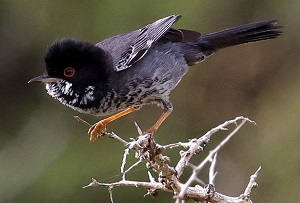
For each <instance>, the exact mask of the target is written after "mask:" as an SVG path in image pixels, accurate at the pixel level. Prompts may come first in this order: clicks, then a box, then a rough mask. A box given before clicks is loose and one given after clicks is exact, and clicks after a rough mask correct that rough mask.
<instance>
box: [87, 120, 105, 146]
mask: <svg viewBox="0 0 300 203" xmlns="http://www.w3.org/2000/svg"><path fill="white" fill-rule="evenodd" d="M105 131H106V124H105V123H104V122H103V121H102V120H101V121H99V122H97V123H95V124H94V125H92V126H91V127H90V129H89V131H88V134H89V135H90V142H94V141H95V140H96V139H99V138H100V137H101V135H102V133H103V132H105Z"/></svg>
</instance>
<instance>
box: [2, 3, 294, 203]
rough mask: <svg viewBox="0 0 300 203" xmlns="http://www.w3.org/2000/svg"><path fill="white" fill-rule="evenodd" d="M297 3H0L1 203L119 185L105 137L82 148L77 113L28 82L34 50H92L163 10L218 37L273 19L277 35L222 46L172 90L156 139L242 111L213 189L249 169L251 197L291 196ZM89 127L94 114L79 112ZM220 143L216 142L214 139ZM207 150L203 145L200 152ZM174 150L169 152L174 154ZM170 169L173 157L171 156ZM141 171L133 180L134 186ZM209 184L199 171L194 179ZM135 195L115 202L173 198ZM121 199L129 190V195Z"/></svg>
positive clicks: (236, 184) (116, 147) (104, 198)
mask: <svg viewBox="0 0 300 203" xmlns="http://www.w3.org/2000/svg"><path fill="white" fill-rule="evenodd" d="M299 10H300V4H299V2H298V1H296V0H294V1H292V0H288V1H282V0H273V1H267V0H245V1H239V0H218V1H216V0H215V1H204V0H197V1H196V0H192V1H177V0H176V1H158V0H154V1H138V0H129V1H96V0H93V1H79V0H72V1H69V0H66V1H50V0H44V1H37V0H28V1H20V0H1V1H0V23H1V24H0V75H1V77H0V87H1V88H0V98H1V99H0V107H1V108H0V115H1V117H0V126H1V128H0V139H1V142H0V183H1V184H0V202H108V201H109V196H108V192H107V190H106V189H105V188H89V189H82V188H81V187H82V186H84V185H86V184H88V183H89V181H90V180H91V177H94V178H96V179H98V180H103V179H106V180H105V181H107V182H109V181H113V180H117V179H120V177H114V178H110V179H107V178H109V177H111V176H114V175H116V174H119V167H120V164H121V159H122V152H123V148H122V146H121V145H120V144H119V143H117V142H115V141H113V140H109V139H108V138H103V139H101V140H100V141H97V142H95V143H89V141H88V136H87V134H86V131H87V127H86V126H85V125H82V124H81V123H79V122H77V121H76V120H75V119H74V118H73V115H78V113H77V112H74V111H73V110H71V109H69V108H67V107H64V106H63V105H61V104H59V102H57V101H55V100H53V99H52V98H50V97H49V96H48V95H46V92H45V90H44V87H43V86H42V85H28V84H27V81H28V80H29V79H31V78H32V77H34V76H36V75H38V74H40V73H42V72H43V71H44V68H45V67H44V61H43V57H44V52H45V49H46V47H47V46H48V45H49V44H51V42H52V41H53V40H55V39H58V38H61V37H65V36H69V37H75V38H80V39H85V40H88V41H90V42H93V43H96V42H98V41H101V40H103V39H105V38H107V37H109V36H113V35H116V34H119V33H122V32H128V31H132V30H134V29H138V28H140V27H142V26H144V25H146V24H148V23H150V22H152V21H154V20H157V19H159V18H162V17H165V16H167V15H170V14H181V15H183V18H182V19H181V20H180V21H179V22H178V23H177V24H176V25H175V27H177V28H186V29H193V30H197V31H201V32H211V31H217V30H220V29H223V28H227V27H230V26H235V25H239V24H244V23H248V22H253V21H259V20H266V19H278V20H279V23H280V24H281V25H285V28H284V35H283V36H282V37H280V38H278V39H275V40H270V41H266V42H260V43H255V44H248V45H243V46H237V47H232V48H228V49H226V50H222V51H220V52H218V53H217V54H215V55H213V56H212V57H210V58H209V59H208V60H207V61H205V62H203V63H201V64H199V65H197V66H194V67H192V68H191V69H190V72H189V73H188V74H187V75H186V76H185V77H184V79H183V80H182V82H181V83H180V85H179V86H178V87H177V89H176V90H175V91H173V94H172V95H171V100H172V102H173V104H174V112H173V114H172V115H171V116H170V118H169V119H168V120H167V121H166V122H165V123H164V124H163V125H162V127H161V128H160V130H159V131H158V132H157V134H156V137H157V141H159V142H161V143H162V144H167V143H171V142H177V141H185V140H187V139H189V138H192V137H195V136H199V135H201V134H202V133H204V132H206V131H207V130H209V129H210V128H212V127H214V126H216V125H217V124H219V123H221V122H223V121H225V120H227V119H230V118H234V117H236V116H238V115H244V116H247V117H250V118H251V119H253V120H255V121H256V122H257V124H258V125H256V126H253V125H246V126H245V127H244V128H243V130H242V131H241V132H240V133H239V135H238V136H236V137H234V139H233V140H232V141H231V142H230V144H229V145H227V146H226V147H225V148H224V150H223V151H222V153H221V154H220V155H219V157H218V158H219V161H218V165H217V167H218V171H219V174H218V177H217V185H216V187H217V190H218V191H220V192H223V193H226V194H229V195H238V194H240V193H241V192H242V191H243V188H244V186H245V185H246V183H247V181H248V177H249V175H250V174H251V173H253V172H254V171H255V170H256V169H257V167H258V166H259V165H262V166H263V170H262V172H261V174H260V177H259V180H258V182H259V188H258V190H256V191H254V192H253V199H254V200H256V202H273V203H276V202H298V201H299V200H300V193H299V188H300V176H299V171H300V148H299V145H300V124H299V123H300V73H299V70H300V57H299V53H300V37H299V33H300V21H299V19H300V14H299ZM160 113H161V110H160V109H159V108H157V107H156V106H149V107H144V108H143V109H142V110H140V111H139V112H136V113H133V114H132V115H129V116H126V117H124V118H122V119H120V120H118V121H116V122H115V123H113V124H111V125H109V126H108V130H110V131H114V132H116V133H118V134H119V135H121V136H123V137H124V138H126V139H128V138H129V137H133V136H135V135H136V130H135V127H134V124H133V121H137V122H138V123H139V124H140V125H141V127H143V128H145V129H146V128H147V127H149V126H150V125H151V124H152V123H153V122H154V121H155V120H156V119H157V117H158V116H159V114H160ZM82 117H83V118H85V119H87V120H88V121H90V122H95V121H97V118H95V117H93V116H87V115H83V116H82ZM222 138H223V134H220V137H214V139H216V140H220V139H222ZM206 150H208V149H206ZM177 153H178V152H174V154H171V156H172V157H176V155H177ZM174 162H175V160H174ZM144 174H145V171H144V170H140V171H136V172H134V173H132V175H131V176H132V177H131V178H133V179H138V178H140V177H141V176H142V178H143V179H145V178H146V177H145V176H144ZM202 178H203V179H204V180H207V179H206V178H207V177H205V175H203V177H202ZM144 193H145V191H144V190H143V189H138V188H118V189H116V190H115V191H114V198H115V202H140V201H141V200H142V201H144V202H172V201H171V198H172V195H171V194H162V193H160V194H159V195H158V196H157V197H156V198H155V199H153V198H151V197H145V198H144V197H143V194H144ZM128 194H131V195H128Z"/></svg>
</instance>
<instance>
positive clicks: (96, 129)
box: [88, 107, 137, 142]
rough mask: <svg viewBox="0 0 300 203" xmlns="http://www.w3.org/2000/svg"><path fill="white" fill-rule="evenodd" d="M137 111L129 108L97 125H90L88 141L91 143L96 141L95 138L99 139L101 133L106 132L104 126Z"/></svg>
mask: <svg viewBox="0 0 300 203" xmlns="http://www.w3.org/2000/svg"><path fill="white" fill-rule="evenodd" d="M136 110H137V109H136V108H134V107H130V108H128V109H125V110H124V111H121V112H119V113H117V114H115V115H112V116H110V117H108V118H105V119H103V120H101V121H99V122H97V123H95V124H94V125H92V126H91V127H90V129H89V131H88V133H89V134H90V141H91V142H93V141H95V140H96V138H100V137H101V133H102V132H104V131H105V130H106V125H107V124H108V123H110V122H112V121H114V120H116V119H118V118H120V117H122V116H125V115H127V114H129V113H132V112H134V111H136Z"/></svg>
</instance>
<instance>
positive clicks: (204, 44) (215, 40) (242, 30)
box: [190, 20, 282, 64]
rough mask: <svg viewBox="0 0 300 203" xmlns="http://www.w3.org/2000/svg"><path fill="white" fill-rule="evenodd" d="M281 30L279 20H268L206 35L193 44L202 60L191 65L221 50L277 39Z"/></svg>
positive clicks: (192, 62)
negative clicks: (198, 50)
mask: <svg viewBox="0 0 300 203" xmlns="http://www.w3.org/2000/svg"><path fill="white" fill-rule="evenodd" d="M280 28H281V26H278V25H277V20H268V21H261V22H255V23H249V24H245V25H240V26H237V27H233V28H228V29H225V30H222V31H219V32H213V33H208V34H204V35H202V36H200V37H199V38H198V39H196V40H195V41H193V42H192V43H193V44H194V45H196V46H197V47H198V48H199V49H200V51H201V54H202V58H198V60H197V61H190V63H191V64H194V63H197V62H200V61H202V60H203V59H205V58H206V57H207V56H209V55H211V54H213V53H214V52H215V51H217V50H218V49H221V48H226V47H230V46H234V45H238V44H244V43H249V42H256V41H261V40H267V39H273V38H276V37H278V36H279V35H281V34H282V31H281V30H280ZM198 54H199V52H198ZM190 59H193V57H191V58H190ZM194 59H195V58H194ZM199 59H200V60H199Z"/></svg>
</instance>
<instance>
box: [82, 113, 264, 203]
mask: <svg viewBox="0 0 300 203" xmlns="http://www.w3.org/2000/svg"><path fill="white" fill-rule="evenodd" d="M246 122H251V123H254V122H253V121H251V120H250V119H248V118H244V117H242V116H241V117H237V118H235V119H233V120H229V121H226V122H224V123H223V124H221V125H219V126H217V127H215V128H213V129H211V130H210V131H208V132H207V133H206V134H204V135H203V136H201V137H199V138H194V139H191V140H189V141H188V142H178V143H173V144H168V145H164V146H163V145H159V144H158V143H156V141H155V140H154V138H153V135H152V134H149V133H148V134H143V133H142V130H141V129H140V128H139V126H138V125H137V124H136V127H137V130H138V134H139V136H138V137H137V138H136V139H132V140H131V141H129V142H127V141H125V140H123V139H122V138H120V137H119V136H118V135H116V134H115V133H105V135H106V136H108V137H110V138H113V139H114V140H117V141H119V142H121V143H122V144H123V145H124V146H125V150H124V154H123V159H122V164H121V173H122V174H123V176H122V180H120V181H118V182H114V183H101V182H98V181H97V180H95V179H92V182H91V183H90V184H88V185H87V186H84V187H83V188H88V187H93V186H102V187H107V188H108V190H109V194H110V199H111V202H113V198H112V196H113V195H112V190H113V188H114V187H143V188H145V189H146V190H147V193H146V195H152V196H155V195H157V191H163V192H171V193H173V194H174V195H175V196H174V197H175V199H176V202H178V203H179V202H185V201H187V200H189V199H192V200H194V201H199V202H214V203H225V202H226V203H244V202H251V199H250V193H251V191H252V189H253V188H255V187H256V186H257V183H256V179H257V176H258V173H259V171H260V169H261V167H260V168H259V169H258V170H257V171H256V172H255V173H254V174H253V175H252V176H251V178H250V181H249V183H248V185H247V187H246V189H245V191H244V193H243V194H242V195H240V196H238V197H230V196H226V195H223V194H221V193H219V192H217V191H215V187H214V183H215V179H216V175H217V172H216V164H217V153H220V151H221V149H222V148H223V147H224V146H225V144H226V143H228V141H229V140H230V139H231V138H232V137H233V136H234V135H235V134H236V133H237V132H238V131H239V129H240V128H241V127H242V126H243V125H244V124H245V123H246ZM231 124H235V126H236V127H235V129H234V130H233V131H232V132H231V133H229V135H228V136H227V137H225V138H224V140H223V141H221V142H220V143H219V144H218V145H217V146H216V147H215V148H214V149H213V150H211V151H210V153H209V154H208V156H207V157H206V158H205V159H204V160H202V161H201V162H200V163H199V164H198V165H196V166H194V165H192V164H190V163H189V161H190V159H191V158H192V157H193V156H195V155H196V154H198V153H200V152H201V151H203V148H204V147H205V146H206V145H207V144H208V143H209V141H210V139H211V137H212V135H214V134H215V133H216V132H218V131H220V130H227V128H226V127H227V126H228V125H231ZM177 147H182V148H183V149H185V150H186V151H180V157H181V158H180V160H179V162H178V163H177V164H176V166H175V167H173V166H171V165H170V158H169V157H168V156H165V155H163V152H164V151H165V150H172V149H173V148H177ZM130 152H134V153H135V157H136V158H137V161H136V162H135V163H134V164H132V165H131V166H130V167H127V169H126V164H127V157H128V155H129V153H130ZM143 162H144V163H145V165H146V167H147V169H148V170H149V171H148V177H149V182H144V181H138V180H137V181H133V180H126V174H127V173H128V172H130V171H131V170H132V169H133V168H134V167H135V166H137V165H139V164H141V163H143ZM208 163H210V169H209V184H205V183H204V182H203V181H201V180H200V179H199V178H198V177H197V176H198V174H199V173H200V172H201V171H202V169H203V167H204V166H205V165H206V164H208ZM188 166H189V167H191V168H192V169H193V173H192V175H191V176H190V177H189V179H188V180H187V182H186V183H182V182H181V181H180V177H181V176H182V174H183V173H184V171H185V169H186V167H188ZM150 171H152V172H154V173H157V174H158V179H157V180H155V178H154V177H153V176H152V174H151V172H150ZM193 183H200V184H201V185H202V186H200V185H197V184H196V185H193Z"/></svg>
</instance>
